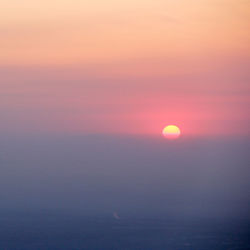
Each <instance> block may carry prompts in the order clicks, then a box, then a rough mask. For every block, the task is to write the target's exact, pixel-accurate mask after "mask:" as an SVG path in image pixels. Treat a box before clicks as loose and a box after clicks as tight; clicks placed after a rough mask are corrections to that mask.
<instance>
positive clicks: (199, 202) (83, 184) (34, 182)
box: [0, 135, 250, 219]
mask: <svg viewBox="0 0 250 250" xmlns="http://www.w3.org/2000/svg"><path fill="white" fill-rule="evenodd" d="M249 146H250V142H249V139H248V138H244V137H231V138H228V137H227V138H224V137H217V138H216V137H215V138H211V137H210V138H208V137H197V138H185V137H183V138H180V139H178V140H175V141H168V140H166V139H163V138H161V137H160V136H159V137H150V136H148V137H147V136H121V135H64V136H59V135H53V136H50V135H43V136H41V135H37V136H15V137H14V136H6V135H5V136H4V135H2V136H1V140H0V148H1V151H0V165H1V169H0V197H1V208H0V211H1V212H4V213H6V212H7V213H8V212H20V211H29V212H32V213H38V212H41V211H51V212H53V211H56V212H57V213H67V214H74V215H75V214H79V215H83V216H110V217H112V216H113V213H114V212H116V213H117V214H118V215H119V217H120V218H124V217H126V218H127V217H137V218H140V217H143V218H145V217H147V218H152V217H159V218H162V217H164V218H170V217H176V218H189V217H195V218H224V217H225V218H240V219H249V213H248V211H249V210H250V198H249V192H248V191H249V189H250V182H249V180H250V170H249V167H248V166H249V162H250V156H249V153H248V150H249Z"/></svg>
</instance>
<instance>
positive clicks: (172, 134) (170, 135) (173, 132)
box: [162, 125, 181, 139]
mask: <svg viewBox="0 0 250 250" xmlns="http://www.w3.org/2000/svg"><path fill="white" fill-rule="evenodd" d="M162 134H163V136H164V137H166V138H167V139H177V138H178V137H179V136H180V134H181V131H180V129H179V128H178V127H177V126H175V125H168V126H166V127H165V128H164V129H163V130H162Z"/></svg>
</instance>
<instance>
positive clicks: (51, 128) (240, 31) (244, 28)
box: [0, 0, 250, 136]
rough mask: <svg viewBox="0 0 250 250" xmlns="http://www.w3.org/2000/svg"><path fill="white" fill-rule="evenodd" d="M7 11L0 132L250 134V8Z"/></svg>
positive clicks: (6, 4)
mask: <svg viewBox="0 0 250 250" xmlns="http://www.w3.org/2000/svg"><path fill="white" fill-rule="evenodd" d="M0 5H1V8H0V116H1V124H0V133H11V134H13V133H19V134H25V133H67V134H75V133H78V134H79V133H80V134H138V135H139V134H140V135H141V134H143V135H159V134H160V133H161V130H162V128H163V127H164V126H165V125H168V124H176V125H178V126H179V127H180V128H181V131H182V133H183V135H186V136H211V135H215V136H217V135H223V136H229V135H234V136H237V135H240V136H247V135H249V133H250V129H249V122H250V117H249V114H248V113H249V112H248V111H249V108H250V98H249V96H250V92H249V90H250V89H249V80H250V73H249V63H250V45H249V44H250V33H249V31H248V30H249V29H250V1H249V0H181V1H173V0H158V1H155V0H133V1H132V0H127V1H115V0H106V1H103V0H92V1H87V0H82V1H79V0H78V1H77V0H60V1H59V0H55V1H49V0H43V1H31V0H22V1H21V0H12V1H7V0H1V3H0Z"/></svg>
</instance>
